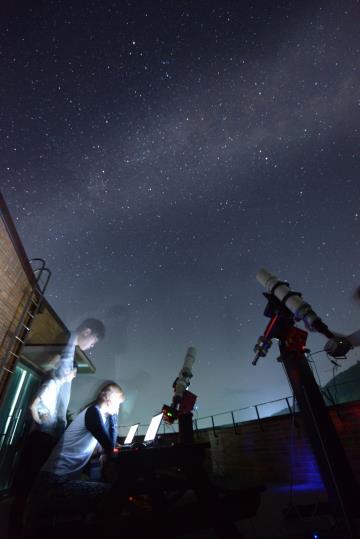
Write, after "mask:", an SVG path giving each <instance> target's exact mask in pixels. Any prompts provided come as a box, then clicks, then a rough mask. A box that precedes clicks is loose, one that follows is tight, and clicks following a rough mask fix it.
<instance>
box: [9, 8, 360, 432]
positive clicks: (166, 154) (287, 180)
mask: <svg viewBox="0 0 360 539" xmlns="http://www.w3.org/2000/svg"><path fill="white" fill-rule="evenodd" d="M1 11H2V13H1V27H0V30H1V40H0V68H1V85H0V96H1V103H2V106H1V107H0V145H1V151H0V170H1V173H0V184H1V190H2V193H3V196H4V197H5V200H6V202H7V204H8V207H9V209H10V212H11V214H12V217H13V219H14V222H15V224H16V226H17V229H18V232H19V234H20V237H21V239H22V241H23V244H24V246H25V249H26V251H27V254H28V256H29V257H35V256H36V257H42V258H44V259H45V260H46V262H47V265H48V267H49V268H50V269H51V270H52V278H51V282H50V284H49V287H48V291H47V299H48V301H49V302H50V303H51V305H52V306H53V307H54V308H55V310H56V311H57V313H58V314H59V316H60V317H61V318H62V320H63V321H64V322H65V324H66V325H67V326H68V327H69V328H74V327H76V325H77V324H78V323H79V322H81V321H82V319H84V318H85V317H96V318H100V319H101V320H103V321H104V322H105V324H106V328H107V337H106V339H105V340H104V341H103V342H102V343H100V344H99V345H97V346H96V347H95V348H94V349H93V351H92V352H91V353H90V357H91V359H92V361H93V362H94V364H95V365H96V367H97V372H96V374H95V375H82V376H78V377H77V379H76V380H75V381H74V382H73V394H72V401H71V404H70V408H71V409H72V410H73V411H77V409H78V408H79V406H80V405H81V404H83V403H84V401H86V400H88V399H89V397H92V392H93V390H94V388H95V387H97V385H98V384H99V382H101V381H103V380H108V379H115V380H116V381H118V382H119V383H120V384H121V385H122V386H123V388H124V390H125V392H126V396H127V401H126V403H125V404H124V405H123V409H122V412H121V416H120V422H122V424H129V423H130V422H132V421H137V420H139V421H141V422H143V423H147V422H148V421H149V418H150V417H151V416H152V415H153V413H154V412H156V411H158V410H159V409H160V408H161V406H162V404H163V403H164V402H168V403H169V401H170V400H171V396H172V389H171V386H172V382H173V381H174V379H175V377H176V376H177V374H178V372H179V370H180V368H181V366H182V363H183V359H184V356H185V353H186V350H187V348H188V347H189V346H195V347H196V348H197V360H196V363H195V365H194V368H193V373H194V377H193V379H192V383H191V386H190V389H191V390H192V391H193V392H194V393H196V394H197V395H198V401H197V411H196V413H197V415H198V417H204V416H207V415H209V414H215V413H218V412H223V411H227V410H234V409H238V408H242V407H245V406H248V405H253V404H256V403H262V402H266V401H269V400H272V399H277V398H280V397H283V396H287V395H289V394H290V389H289V386H288V383H287V380H286V376H285V374H284V372H283V370H282V367H281V365H280V363H278V362H277V361H276V357H277V351H276V346H273V348H272V349H271V351H270V353H269V355H268V357H267V358H266V359H263V360H261V361H259V363H258V365H257V366H256V367H253V366H252V365H251V360H252V358H253V356H254V353H253V348H254V345H255V343H256V341H257V338H258V336H259V335H260V334H262V332H263V330H264V328H265V326H266V324H267V321H268V320H267V319H266V318H264V316H263V310H264V307H265V303H266V301H265V298H264V297H263V296H262V292H263V289H262V288H261V286H260V285H259V284H258V283H257V281H256V278H255V276H256V273H257V271H258V270H259V269H260V268H262V267H265V268H267V269H268V270H269V271H271V272H272V273H275V274H276V275H278V276H279V277H281V278H282V279H287V280H288V281H289V282H290V284H291V286H292V288H294V289H295V290H299V291H301V292H302V293H303V295H304V298H305V299H306V300H307V301H308V302H310V303H311V304H312V306H313V307H314V309H315V310H316V311H317V312H318V314H319V315H320V316H321V317H322V318H323V320H324V321H325V322H326V323H327V324H328V325H329V326H330V327H331V328H332V329H333V330H336V331H339V332H344V333H351V332H353V331H355V330H357V329H358V328H359V327H360V302H359V301H358V295H357V294H356V291H357V288H358V286H359V284H360V265H359V263H360V259H359V223H360V177H359V168H360V167H359V165H360V163H359V157H360V156H359V143H360V132H359V129H360V89H359V74H360V33H359V24H358V21H359V17H360V5H359V2H358V1H355V0H336V1H333V0H326V1H321V0H320V1H316V2H314V1H313V0H312V1H306V0H304V1H303V2H296V1H285V0H283V1H281V0H280V1H274V2H265V1H253V2H240V1H235V0H232V1H227V0H223V1H222V2H217V1H214V0H206V1H205V0H198V1H196V2H195V1H188V0H176V1H174V0H173V1H165V0H157V1H156V2H150V1H144V0H138V1H135V0H131V1H129V0H128V1H125V0H123V1H121V2H120V1H118V2H116V1H109V0H101V1H100V0H98V1H95V0H87V1H86V2H84V1H83V2H81V1H78V2H75V1H73V0H69V1H65V0H57V1H53V0H46V1H45V0H39V1H37V2H27V3H21V2H16V1H14V2H13V3H12V4H11V6H10V5H7V6H6V7H4V6H3V7H2V8H1ZM308 344H309V347H310V348H311V350H312V351H313V352H315V351H319V350H321V349H322V347H323V345H324V339H323V338H322V337H320V336H317V335H314V334H311V335H310V337H309V341H308ZM358 358H359V355H358V353H357V351H356V350H354V351H352V352H351V353H350V354H349V356H348V359H347V360H346V361H344V362H342V363H341V367H340V369H341V371H344V370H345V369H347V368H349V367H350V366H351V365H353V364H354V363H355V362H356V361H357V359H358ZM314 359H316V365H317V369H318V374H319V377H320V381H321V383H323V384H325V383H326V382H327V381H328V380H329V379H330V378H331V377H332V375H333V365H332V364H330V362H329V360H328V358H327V357H326V356H325V354H323V353H319V354H317V355H316V356H314Z"/></svg>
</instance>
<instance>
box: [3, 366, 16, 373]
mask: <svg viewBox="0 0 360 539" xmlns="http://www.w3.org/2000/svg"><path fill="white" fill-rule="evenodd" d="M2 370H3V371H6V372H10V373H11V374H14V371H11V370H10V369H7V368H6V367H2Z"/></svg>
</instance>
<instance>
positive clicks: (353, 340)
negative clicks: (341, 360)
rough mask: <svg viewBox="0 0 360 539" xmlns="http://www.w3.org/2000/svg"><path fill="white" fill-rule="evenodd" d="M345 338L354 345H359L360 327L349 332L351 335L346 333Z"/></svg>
mask: <svg viewBox="0 0 360 539" xmlns="http://www.w3.org/2000/svg"><path fill="white" fill-rule="evenodd" d="M346 338H347V340H348V341H349V343H351V344H352V345H353V346H354V347H356V346H360V329H358V330H357V331H355V332H354V333H351V335H347V337H346Z"/></svg>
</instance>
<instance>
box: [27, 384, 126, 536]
mask: <svg viewBox="0 0 360 539" xmlns="http://www.w3.org/2000/svg"><path fill="white" fill-rule="evenodd" d="M122 402H124V393H123V390H122V389H121V387H120V386H119V385H118V384H116V383H115V382H110V383H108V384H107V385H106V386H105V387H104V388H103V389H102V390H101V391H100V392H99V394H98V396H97V398H96V401H95V403H94V404H91V405H89V406H87V407H86V408H85V409H84V410H83V411H82V412H80V414H79V415H78V416H77V417H76V418H75V419H74V421H73V422H72V423H71V424H70V425H69V427H68V428H67V429H66V431H65V433H64V434H63V436H62V438H61V439H60V440H59V442H58V443H57V444H56V446H55V447H54V449H53V451H52V452H51V454H50V456H49V458H48V459H47V461H46V463H45V464H44V466H43V467H42V469H41V471H40V473H39V476H38V479H37V481H36V483H35V486H34V489H33V490H32V492H31V494H30V498H29V512H28V517H29V524H30V527H31V523H36V522H38V520H39V518H40V519H41V517H42V516H45V517H46V518H47V519H49V517H50V516H51V515H52V514H53V513H54V512H56V511H57V510H64V509H66V508H72V509H73V510H74V509H78V508H79V507H81V508H84V509H85V510H89V509H91V508H95V507H96V505H98V504H99V502H101V496H102V495H104V494H105V493H107V492H109V490H110V488H111V486H110V485H109V484H104V483H99V482H93V481H85V480H80V476H81V473H82V470H83V469H84V467H85V465H86V464H87V463H88V462H89V460H90V458H91V456H92V455H93V453H94V450H95V449H96V447H97V446H98V447H99V446H100V447H101V449H102V454H101V456H100V461H101V463H102V464H104V463H105V461H106V460H107V459H108V457H110V456H111V454H112V452H113V449H114V447H115V443H116V420H117V414H118V410H119V406H120V404H121V403H122Z"/></svg>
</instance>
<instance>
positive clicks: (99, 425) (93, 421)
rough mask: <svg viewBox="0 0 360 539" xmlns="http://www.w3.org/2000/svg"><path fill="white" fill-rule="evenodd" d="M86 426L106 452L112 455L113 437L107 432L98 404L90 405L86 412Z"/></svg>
mask: <svg viewBox="0 0 360 539" xmlns="http://www.w3.org/2000/svg"><path fill="white" fill-rule="evenodd" d="M85 427H86V428H87V430H88V431H90V432H91V434H92V435H93V436H94V438H96V440H97V441H98V442H99V444H100V445H101V447H102V448H103V450H104V452H105V453H106V454H108V455H111V453H112V451H113V449H114V443H113V440H112V437H111V436H110V435H109V433H108V432H107V430H106V428H105V425H104V423H103V421H102V418H101V414H100V412H99V410H98V409H97V408H96V406H89V408H88V409H87V410H86V413H85Z"/></svg>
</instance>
